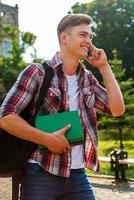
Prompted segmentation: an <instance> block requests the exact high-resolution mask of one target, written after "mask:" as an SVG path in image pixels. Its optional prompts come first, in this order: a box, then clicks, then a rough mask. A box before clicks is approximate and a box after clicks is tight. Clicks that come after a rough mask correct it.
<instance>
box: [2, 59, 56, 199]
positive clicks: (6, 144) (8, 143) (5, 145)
mask: <svg viewBox="0 0 134 200" xmlns="http://www.w3.org/2000/svg"><path fill="white" fill-rule="evenodd" d="M42 65H43V67H44V70H45V76H44V80H43V83H42V86H41V89H40V93H39V98H38V101H37V105H36V109H35V113H34V116H31V115H30V113H29V108H30V103H29V105H28V106H27V107H26V108H25V109H24V110H23V111H22V112H21V114H20V116H21V117H22V118H23V119H25V120H26V121H27V122H28V123H29V124H30V125H32V126H35V123H34V122H35V118H36V116H37V113H38V110H39V108H40V106H41V105H42V104H43V98H44V96H45V95H46V93H47V89H48V87H49V85H50V82H51V80H52V78H53V75H54V73H53V70H52V68H51V67H50V66H48V64H47V63H46V62H44V63H43V64H42ZM31 101H32V100H31ZM37 147H38V145H37V144H35V143H33V142H30V141H26V140H23V139H20V138H18V137H15V136H13V135H11V134H9V133H8V132H6V131H5V130H3V129H0V177H12V178H14V180H15V179H16V177H20V174H21V173H22V172H23V171H24V169H25V165H26V162H27V160H28V158H29V157H30V155H31V154H32V153H33V152H34V151H35V150H36V148H37ZM12 183H13V185H14V183H15V182H12ZM15 184H16V183H15ZM13 185H12V188H13V190H14V191H13V194H12V199H13V200H17V199H18V194H17V193H18V191H17V187H16V186H13ZM16 191H17V192H16Z"/></svg>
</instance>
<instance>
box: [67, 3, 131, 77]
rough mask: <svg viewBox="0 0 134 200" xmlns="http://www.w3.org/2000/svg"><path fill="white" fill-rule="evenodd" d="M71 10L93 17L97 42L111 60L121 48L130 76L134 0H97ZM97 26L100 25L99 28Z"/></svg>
mask: <svg viewBox="0 0 134 200" xmlns="http://www.w3.org/2000/svg"><path fill="white" fill-rule="evenodd" d="M70 12H71V13H86V14H89V15H91V16H92V18H93V19H94V21H95V23H96V26H94V33H95V37H94V43H95V44H96V46H98V47H101V48H103V49H104V50H105V51H106V53H107V55H108V58H109V59H113V54H112V50H113V49H117V51H118V56H119V59H121V60H122V62H123V67H124V68H125V73H126V74H127V76H128V77H132V74H134V56H133V52H134V45H133V44H134V34H133V33H134V0H94V1H92V2H91V3H86V4H79V3H76V4H75V5H74V6H73V7H72V9H71V11H70ZM96 27H97V28H96Z"/></svg>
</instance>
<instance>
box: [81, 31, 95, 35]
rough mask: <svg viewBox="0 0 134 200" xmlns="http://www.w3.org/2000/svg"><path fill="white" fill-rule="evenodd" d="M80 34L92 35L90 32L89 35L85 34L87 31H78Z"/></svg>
mask: <svg viewBox="0 0 134 200" xmlns="http://www.w3.org/2000/svg"><path fill="white" fill-rule="evenodd" d="M80 33H84V34H86V35H93V33H92V32H91V33H89V32H87V31H80Z"/></svg>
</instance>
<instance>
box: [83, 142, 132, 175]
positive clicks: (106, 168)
mask: <svg viewBox="0 0 134 200" xmlns="http://www.w3.org/2000/svg"><path fill="white" fill-rule="evenodd" d="M123 144H124V149H125V150H126V151H127V152H128V158H134V141H133V140H128V141H124V142H123ZM114 149H119V142H118V141H114V140H107V141H103V140H101V141H99V156H110V153H111V151H113V150H114ZM86 171H87V173H89V174H94V172H92V171H91V170H88V169H87V170H86ZM125 173H126V177H127V178H134V165H128V168H127V169H126V170H125ZM99 174H103V175H112V176H113V175H114V172H113V171H111V164H110V163H100V172H99Z"/></svg>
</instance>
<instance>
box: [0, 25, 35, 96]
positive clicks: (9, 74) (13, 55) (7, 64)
mask: <svg viewBox="0 0 134 200" xmlns="http://www.w3.org/2000/svg"><path fill="white" fill-rule="evenodd" d="M2 34H3V35H2V36H3V37H6V36H8V38H10V40H11V44H12V48H11V49H10V50H9V56H8V57H1V58H0V93H1V96H0V98H2V97H3V96H4V95H5V93H6V92H7V91H8V90H9V89H10V87H11V86H12V85H13V83H14V81H15V80H16V78H17V76H18V73H19V72H20V71H21V70H22V69H23V68H24V67H25V66H26V62H25V61H24V60H23V54H24V53H25V52H26V50H27V48H28V47H29V46H32V47H33V48H34V46H33V44H34V42H35V40H36V36H35V35H33V34H32V33H29V32H25V33H22V32H20V31H19V30H18V29H16V28H14V27H11V26H9V25H8V26H5V27H3V31H2Z"/></svg>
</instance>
